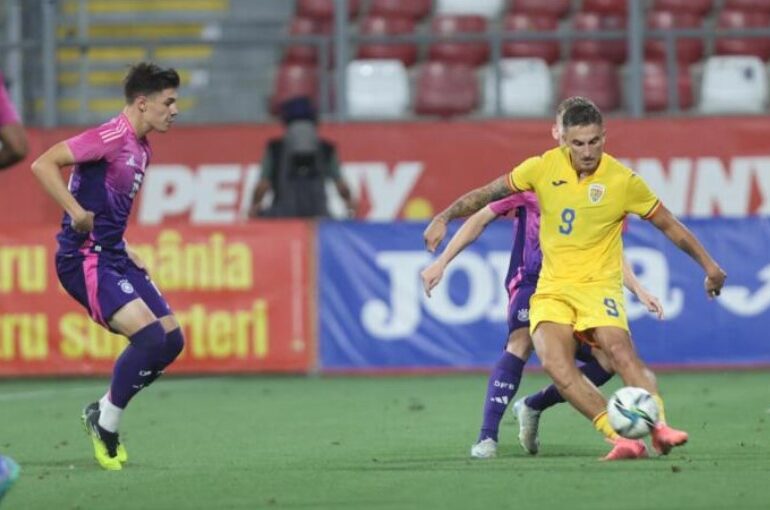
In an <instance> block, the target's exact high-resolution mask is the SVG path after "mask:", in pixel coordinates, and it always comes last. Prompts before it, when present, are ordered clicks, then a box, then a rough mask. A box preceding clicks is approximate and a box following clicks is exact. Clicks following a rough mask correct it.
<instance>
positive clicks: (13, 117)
mask: <svg viewBox="0 0 770 510" xmlns="http://www.w3.org/2000/svg"><path fill="white" fill-rule="evenodd" d="M19 122H21V121H20V120H19V114H18V113H17V112H16V108H14V106H13V103H12V102H11V98H10V97H8V91H7V90H6V89H5V81H4V79H3V75H2V73H0V126H5V125H6V124H18V123H19Z"/></svg>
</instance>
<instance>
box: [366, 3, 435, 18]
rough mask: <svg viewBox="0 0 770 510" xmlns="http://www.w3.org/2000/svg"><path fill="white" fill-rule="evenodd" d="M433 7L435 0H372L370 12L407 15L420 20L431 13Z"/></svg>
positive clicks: (396, 15) (397, 15)
mask: <svg viewBox="0 0 770 510" xmlns="http://www.w3.org/2000/svg"><path fill="white" fill-rule="evenodd" d="M432 7H433V0H371V4H370V5H369V14H370V15H372V16H394V17H406V18H411V19H413V20H414V21H419V20H421V19H423V18H424V17H425V16H427V15H428V14H429V13H430V11H431V8H432Z"/></svg>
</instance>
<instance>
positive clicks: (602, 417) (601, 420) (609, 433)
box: [593, 411, 620, 441]
mask: <svg viewBox="0 0 770 510" xmlns="http://www.w3.org/2000/svg"><path fill="white" fill-rule="evenodd" d="M593 423H594V428H595V429H596V430H598V431H599V432H601V433H602V434H604V437H606V438H607V439H611V440H613V441H614V440H615V439H617V438H619V437H620V436H618V433H617V432H615V431H614V430H613V429H612V425H610V420H609V419H608V418H607V411H602V412H601V413H599V414H597V415H596V417H595V418H594V419H593Z"/></svg>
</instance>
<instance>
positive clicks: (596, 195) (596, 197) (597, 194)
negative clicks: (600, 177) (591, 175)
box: [588, 184, 606, 204]
mask: <svg viewBox="0 0 770 510" xmlns="http://www.w3.org/2000/svg"><path fill="white" fill-rule="evenodd" d="M605 189H606V188H605V187H604V184H591V185H590V186H589V187H588V200H590V201H591V203H592V204H598V203H599V201H600V200H601V199H602V197H603V196H604V190H605Z"/></svg>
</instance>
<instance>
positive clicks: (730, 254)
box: [318, 218, 770, 371]
mask: <svg viewBox="0 0 770 510" xmlns="http://www.w3.org/2000/svg"><path fill="white" fill-rule="evenodd" d="M686 225H687V226H688V227H689V228H690V229H691V230H692V231H693V232H694V233H695V234H696V235H697V236H698V238H699V239H700V240H701V241H702V242H703V244H704V245H705V246H706V248H707V249H708V250H709V251H710V252H711V254H712V255H713V256H714V257H715V258H716V259H717V261H718V262H719V263H720V264H721V265H722V267H723V268H724V269H725V270H726V271H727V273H728V280H727V285H726V286H725V288H724V289H723V292H722V295H721V296H720V297H719V298H717V299H714V300H710V299H708V298H707V296H706V293H705V291H704V288H703V279H704V273H703V271H702V269H701V268H700V267H699V266H698V265H697V264H696V263H695V262H694V261H693V260H692V259H690V258H689V257H688V256H687V255H685V254H684V253H682V252H681V251H679V250H678V249H677V248H676V247H675V246H674V245H673V244H672V243H671V242H670V241H668V240H667V239H666V238H665V237H664V236H663V234H662V233H660V232H659V231H658V230H657V229H655V227H653V226H652V225H650V224H648V223H646V222H643V221H637V220H634V221H631V222H630V224H629V229H628V232H627V233H626V234H625V235H624V241H625V254H626V258H627V260H628V261H629V262H630V263H631V264H632V266H633V268H634V271H635V273H636V274H637V276H638V278H639V279H640V281H641V282H642V284H643V285H644V286H645V287H646V288H647V289H649V290H650V291H651V292H652V293H653V294H655V295H656V296H658V297H659V299H660V300H661V302H662V303H663V306H664V308H665V312H666V317H665V318H664V320H658V319H657V318H655V317H654V316H652V315H650V314H649V313H647V312H646V311H645V309H644V307H643V306H642V305H641V303H639V302H638V301H637V300H636V299H635V298H634V297H633V296H631V295H630V294H628V293H627V295H626V310H627V313H628V317H629V319H630V325H631V331H632V335H633V337H634V341H635V342H636V345H637V348H638V350H639V352H640V354H641V356H642V357H643V358H644V359H645V360H646V361H647V362H648V363H651V364H657V365H661V364H667V365H683V366H690V367H697V366H712V365H725V366H728V365H730V366H746V365H762V364H770V333H768V329H769V328H770V220H769V219H767V218H751V219H741V220H732V219H711V220H694V221H687V222H686ZM458 226H459V224H453V225H451V227H450V233H449V235H451V234H452V233H453V232H454V231H455V230H456V229H457V227H458ZM424 228H425V224H422V223H406V222H405V223H387V224H376V223H366V224H363V223H347V222H342V223H336V222H326V223H323V224H321V225H320V227H319V243H318V247H319V248H318V249H319V259H320V262H319V270H318V292H319V302H318V306H319V362H320V366H321V369H322V370H332V371H333V370H360V369H364V370H411V369H416V370H431V369H447V368H451V369H474V368H485V367H488V366H490V365H491V364H492V363H494V361H495V360H496V359H497V357H498V355H499V352H500V349H502V347H503V346H504V344H505V339H506V336H507V326H506V306H507V294H506V290H505V288H504V284H503V281H504V278H505V275H506V271H507V268H508V258H509V255H510V246H511V242H512V228H511V224H510V222H508V221H505V220H499V221H496V222H493V223H492V224H490V225H489V226H488V228H487V230H486V231H485V232H484V233H483V234H482V236H481V237H480V238H479V239H478V240H477V241H476V242H475V243H474V244H473V245H472V246H469V247H468V248H466V250H465V251H464V252H463V253H462V254H460V255H459V256H458V257H457V258H456V259H455V260H454V261H453V262H452V263H451V264H450V265H449V267H448V268H447V271H446V273H445V276H444V279H443V280H442V281H441V283H440V284H439V285H438V287H437V288H436V289H434V291H433V293H432V297H431V298H428V297H427V296H425V294H424V292H423V290H422V286H421V282H420V278H419V273H420V271H421V270H422V269H423V268H424V267H425V266H426V265H427V264H428V263H429V262H430V261H431V260H432V258H433V256H432V255H431V254H429V253H428V252H426V251H425V249H424V246H423V242H422V231H423V229H424ZM533 361H535V362H536V359H535V358H534V357H533Z"/></svg>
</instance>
